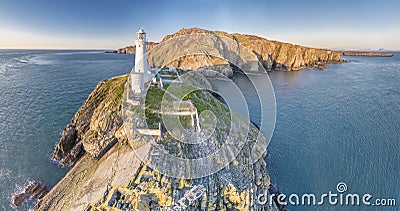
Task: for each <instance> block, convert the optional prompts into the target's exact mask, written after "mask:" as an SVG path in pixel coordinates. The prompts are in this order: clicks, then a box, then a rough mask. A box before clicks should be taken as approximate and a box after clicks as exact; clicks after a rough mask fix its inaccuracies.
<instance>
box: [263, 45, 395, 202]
mask: <svg viewBox="0 0 400 211" xmlns="http://www.w3.org/2000/svg"><path fill="white" fill-rule="evenodd" d="M345 59H346V60H348V62H346V63H343V64H333V65H329V66H328V68H326V69H324V70H323V71H314V70H304V71H298V72H272V73H271V74H269V76H270V78H271V81H272V84H273V86H274V90H275V95H276V102H277V121H276V127H275V131H274V135H273V138H272V140H271V142H270V145H269V147H268V150H269V153H270V157H269V158H268V159H267V161H268V163H269V169H268V170H269V172H270V174H271V176H272V179H273V182H275V183H276V184H277V186H278V187H279V189H280V191H281V192H282V193H284V194H286V195H287V196H289V195H290V194H292V193H295V194H298V195H300V194H304V193H314V194H315V195H316V196H317V200H318V199H319V196H321V194H324V193H326V194H328V192H329V191H332V192H336V193H337V191H336V190H337V187H336V186H337V184H338V183H340V182H343V183H345V184H346V185H347V191H346V192H344V193H343V194H353V193H354V194H359V195H360V196H362V195H363V194H365V193H368V194H371V195H372V196H373V198H372V199H371V202H372V203H374V200H375V199H377V198H386V199H389V198H394V199H396V205H397V206H395V207H384V206H380V207H377V206H360V207H357V206H346V205H343V206H341V205H336V206H331V205H329V204H328V202H327V201H325V203H324V204H325V205H326V206H289V207H290V208H291V209H293V210H400V154H399V152H400V53H395V54H394V57H391V58H384V57H370V58H369V57H346V58H345ZM255 118H257V115H255ZM300 196H301V195H300ZM327 204H328V205H327Z"/></svg>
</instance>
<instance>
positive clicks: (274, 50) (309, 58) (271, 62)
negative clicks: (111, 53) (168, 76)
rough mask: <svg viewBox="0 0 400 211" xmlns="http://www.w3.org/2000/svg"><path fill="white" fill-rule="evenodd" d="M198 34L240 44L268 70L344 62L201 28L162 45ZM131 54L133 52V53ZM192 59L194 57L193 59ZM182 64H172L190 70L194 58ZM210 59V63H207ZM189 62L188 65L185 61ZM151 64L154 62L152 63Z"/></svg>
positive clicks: (333, 55)
mask: <svg viewBox="0 0 400 211" xmlns="http://www.w3.org/2000/svg"><path fill="white" fill-rule="evenodd" d="M196 33H208V34H214V35H217V36H224V37H230V38H232V39H234V40H236V42H237V43H238V44H241V45H243V46H245V47H247V48H248V49H250V50H251V51H252V52H253V53H254V54H256V56H257V57H258V58H259V60H260V61H261V62H262V64H263V65H264V67H265V69H267V70H289V71H290V70H300V69H304V68H316V69H322V68H324V67H325V66H326V65H327V64H330V63H339V62H343V59H342V58H341V55H342V52H341V51H332V50H326V49H317V48H309V47H304V46H300V45H294V44H290V43H284V42H278V41H272V40H268V39H265V38H262V37H259V36H254V35H247V34H237V33H234V34H229V33H226V32H222V31H209V30H205V29H200V28H190V29H181V30H179V31H178V32H176V33H174V34H172V35H167V36H165V37H164V38H163V40H162V41H161V42H160V43H163V42H165V41H168V40H170V39H172V38H175V37H178V36H181V35H188V34H196ZM154 46H156V45H155V44H154V43H153V44H152V45H151V47H150V45H149V48H148V49H151V48H152V47H154ZM118 51H121V52H128V51H129V50H128V48H123V49H120V50H118ZM130 52H132V51H130ZM192 57H193V56H192ZM196 57H197V60H198V61H200V60H205V61H206V62H205V63H206V64H207V65H208V66H211V65H213V63H221V62H215V61H214V60H210V59H209V57H207V56H206V55H204V56H201V55H196ZM177 59H178V60H179V61H173V62H171V64H175V65H177V67H181V68H188V67H193V62H192V61H193V58H191V57H188V58H177ZM207 59H208V61H209V62H207ZM186 60H187V61H186ZM149 63H151V62H149ZM203 63H204V62H203ZM199 67H201V66H200V65H199V66H195V68H189V69H197V68H199Z"/></svg>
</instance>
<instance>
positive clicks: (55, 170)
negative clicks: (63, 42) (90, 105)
mask: <svg viewBox="0 0 400 211" xmlns="http://www.w3.org/2000/svg"><path fill="white" fill-rule="evenodd" d="M103 52H104V51H34V50H0V210H11V207H10V196H11V195H12V193H13V192H15V191H17V190H18V189H20V188H22V186H23V185H24V184H25V183H26V182H27V181H28V180H33V179H35V180H40V181H43V182H45V184H47V185H48V186H50V187H51V186H53V185H54V184H55V183H56V182H57V181H58V180H60V179H61V178H62V177H63V176H64V175H65V173H66V171H67V170H66V169H61V168H59V167H57V165H55V164H54V163H53V162H52V161H51V156H52V151H53V149H54V145H55V144H56V142H57V141H58V139H59V138H60V137H61V132H62V130H63V129H64V127H65V126H66V125H67V124H68V122H69V121H70V120H71V119H72V117H73V115H74V114H75V112H76V110H77V109H78V108H79V107H80V106H81V104H82V103H83V101H84V100H85V99H86V98H87V96H88V95H89V94H90V92H91V91H92V89H93V88H94V87H95V86H96V84H97V83H98V81H100V80H105V79H107V78H110V77H112V76H116V75H121V74H125V73H128V72H129V70H130V69H131V68H132V65H133V56H132V55H116V54H105V53H103Z"/></svg>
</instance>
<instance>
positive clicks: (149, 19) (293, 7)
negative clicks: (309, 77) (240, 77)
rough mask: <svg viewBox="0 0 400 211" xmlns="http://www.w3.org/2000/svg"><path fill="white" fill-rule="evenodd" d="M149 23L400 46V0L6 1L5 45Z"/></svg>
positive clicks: (45, 44) (162, 29)
mask: <svg viewBox="0 0 400 211" xmlns="http://www.w3.org/2000/svg"><path fill="white" fill-rule="evenodd" d="M141 26H143V27H144V28H145V30H146V32H147V33H148V38H149V40H152V41H159V40H161V39H162V37H164V36H165V35H167V34H171V33H174V32H176V31H177V30H179V29H181V28H190V27H200V28H205V29H211V30H223V31H227V32H238V33H248V34H255V35H259V36H262V37H265V38H268V39H273V40H279V41H286V42H291V43H296V44H302V45H307V46H312V47H323V48H343V49H378V48H386V49H395V50H400V38H399V37H400V27H399V26H400V1H369V0H364V1H360V0H348V1H344V0H336V1H321V0H319V1H299V0H297V1H296V0H293V1H292V0H281V1H267V0H263V1H236V0H225V1H223V0H220V1H211V0H198V1H194V0H193V1H191V0H185V1H168V0H163V1H161V0H160V1H150V0H147V1H145V0H143V1H133V0H114V1H104V0H0V48H37V49H47V48H50V49H115V48H119V47H123V46H126V45H130V44H131V43H132V42H133V40H134V38H135V32H136V31H137V29H138V28H139V27H141Z"/></svg>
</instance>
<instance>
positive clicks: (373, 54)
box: [343, 51, 393, 57]
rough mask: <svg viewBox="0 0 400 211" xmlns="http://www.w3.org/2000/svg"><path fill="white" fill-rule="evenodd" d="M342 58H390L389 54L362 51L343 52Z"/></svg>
mask: <svg viewBox="0 0 400 211" xmlns="http://www.w3.org/2000/svg"><path fill="white" fill-rule="evenodd" d="M343 56H372V57H392V56H393V54H391V53H382V52H372V51H370V52H365V51H364V52H363V51H343Z"/></svg>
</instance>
